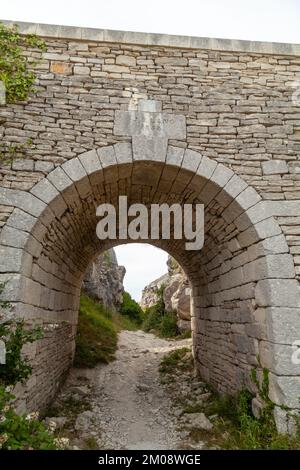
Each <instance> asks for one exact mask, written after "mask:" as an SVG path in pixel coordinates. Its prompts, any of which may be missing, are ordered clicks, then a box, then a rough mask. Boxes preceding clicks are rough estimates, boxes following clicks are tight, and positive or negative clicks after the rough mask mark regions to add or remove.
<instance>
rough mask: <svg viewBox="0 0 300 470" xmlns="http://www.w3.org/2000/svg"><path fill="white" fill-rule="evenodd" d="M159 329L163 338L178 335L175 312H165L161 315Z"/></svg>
mask: <svg viewBox="0 0 300 470" xmlns="http://www.w3.org/2000/svg"><path fill="white" fill-rule="evenodd" d="M159 331H160V334H161V336H162V337H163V338H173V337H175V336H178V335H179V330H178V326H177V315H176V313H175V312H166V313H165V314H164V315H163V316H162V317H161V322H160V327H159Z"/></svg>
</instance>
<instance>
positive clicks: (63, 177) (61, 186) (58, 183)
mask: <svg viewBox="0 0 300 470" xmlns="http://www.w3.org/2000/svg"><path fill="white" fill-rule="evenodd" d="M47 179H48V180H49V181H50V182H51V183H52V184H53V186H55V187H56V189H57V190H58V191H64V190H65V189H67V188H69V187H70V186H72V185H73V181H72V180H71V178H69V176H68V175H67V174H66V173H65V172H64V171H63V170H62V169H61V168H60V167H57V168H55V170H53V171H51V173H49V175H48V176H47Z"/></svg>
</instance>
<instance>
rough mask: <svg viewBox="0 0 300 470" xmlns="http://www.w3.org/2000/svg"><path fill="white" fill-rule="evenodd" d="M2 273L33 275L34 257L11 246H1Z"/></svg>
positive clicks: (0, 267)
mask: <svg viewBox="0 0 300 470" xmlns="http://www.w3.org/2000/svg"><path fill="white" fill-rule="evenodd" d="M0 259H1V264H0V272H1V273H13V272H15V273H21V274H24V275H25V276H29V275H30V274H31V268H32V256H31V255H30V254H29V253H27V252H26V251H24V250H22V249H19V248H14V247H10V246H0Z"/></svg>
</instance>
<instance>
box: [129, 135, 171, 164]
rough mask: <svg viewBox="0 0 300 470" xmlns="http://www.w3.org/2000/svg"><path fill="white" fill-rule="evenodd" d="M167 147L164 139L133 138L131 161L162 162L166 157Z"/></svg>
mask: <svg viewBox="0 0 300 470" xmlns="http://www.w3.org/2000/svg"><path fill="white" fill-rule="evenodd" d="M167 146H168V141H167V139H166V138H165V137H158V136H155V137H144V136H143V135H140V136H134V137H133V138H132V152H133V159H134V160H152V161H153V160H154V161H158V162H164V161H165V160H166V155H167Z"/></svg>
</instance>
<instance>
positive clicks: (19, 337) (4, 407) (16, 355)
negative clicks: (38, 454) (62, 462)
mask: <svg viewBox="0 0 300 470" xmlns="http://www.w3.org/2000/svg"><path fill="white" fill-rule="evenodd" d="M4 287H5V284H3V283H2V284H0V293H1V294H2V293H3V290H4ZM0 307H1V308H2V309H3V310H5V309H9V308H10V304H9V302H6V301H5V300H1V302H0ZM41 337H42V331H41V330H40V329H39V328H33V329H28V328H27V329H26V328H25V324H24V321H15V322H12V321H11V322H5V323H0V339H1V340H2V341H3V342H4V343H5V348H6V358H5V359H6V363H5V364H1V366H0V449H6V450H16V449H23V450H24V449H56V448H57V446H56V443H55V439H54V437H53V436H52V435H51V433H49V431H48V430H47V429H46V427H45V425H44V424H43V423H42V422H40V421H39V420H38V414H37V413H31V414H29V415H27V416H26V415H22V416H20V415H18V414H17V413H16V412H15V410H14V407H13V401H14V399H15V396H14V395H13V394H12V393H11V391H12V389H13V387H14V386H15V385H16V384H17V383H18V382H24V381H25V380H26V379H27V378H28V377H29V376H30V374H31V371H32V368H31V365H30V364H29V362H28V360H27V359H26V358H25V357H24V356H22V354H21V352H22V348H23V346H24V345H25V344H27V343H32V342H33V341H36V340H38V339H40V338H41Z"/></svg>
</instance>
